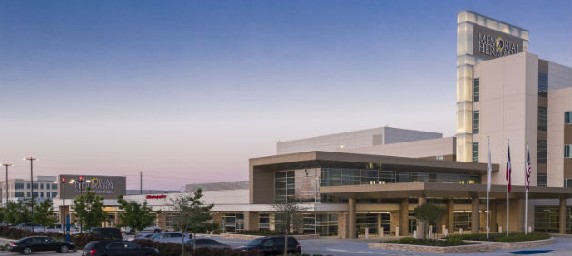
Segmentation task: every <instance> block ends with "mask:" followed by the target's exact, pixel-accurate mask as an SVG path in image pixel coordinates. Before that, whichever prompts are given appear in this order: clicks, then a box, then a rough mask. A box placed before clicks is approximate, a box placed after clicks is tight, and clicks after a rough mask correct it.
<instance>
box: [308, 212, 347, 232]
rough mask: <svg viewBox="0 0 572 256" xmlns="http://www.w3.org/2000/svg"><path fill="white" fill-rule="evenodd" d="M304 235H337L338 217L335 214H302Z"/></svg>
mask: <svg viewBox="0 0 572 256" xmlns="http://www.w3.org/2000/svg"><path fill="white" fill-rule="evenodd" d="M303 219H304V225H303V227H302V229H303V232H304V233H305V234H318V235H320V236H337V235H338V215H337V214H336V213H319V214H304V215H303Z"/></svg>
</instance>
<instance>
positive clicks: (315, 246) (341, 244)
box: [0, 235, 572, 256]
mask: <svg viewBox="0 0 572 256" xmlns="http://www.w3.org/2000/svg"><path fill="white" fill-rule="evenodd" d="M206 237H210V238H213V239H215V240H218V241H220V242H223V243H226V244H229V245H231V246H232V247H238V246H240V245H244V244H246V243H248V242H249V241H248V240H238V239H225V238H221V237H219V236H216V235H215V236H206ZM0 242H1V243H2V244H4V243H7V241H6V240H3V239H0ZM368 242H375V241H373V240H371V241H366V240H345V239H329V238H325V239H310V240H300V243H301V244H302V252H303V253H307V254H310V255H312V254H322V255H331V256H351V255H387V256H393V255H395V256H397V255H427V256H433V255H435V256H436V255H442V254H431V253H417V252H405V251H390V250H380V249H370V248H368ZM536 250H550V252H548V253H542V254H536V255H543V256H564V255H566V256H568V255H570V251H572V236H559V237H556V238H555V243H553V244H550V245H547V246H543V247H536V248H530V249H528V251H529V252H528V253H529V254H533V255H534V251H536ZM521 251H525V250H521ZM517 253H518V251H506V250H499V251H495V252H487V253H465V254H462V255H463V256H472V255H484V256H500V255H516V254H517ZM0 255H19V254H16V253H11V252H0ZM33 255H46V256H51V255H54V256H55V255H59V256H62V255H64V254H61V253H55V252H46V253H34V254H33ZM65 255H70V256H72V255H81V251H76V252H70V253H67V254H65ZM451 255H453V254H451Z"/></svg>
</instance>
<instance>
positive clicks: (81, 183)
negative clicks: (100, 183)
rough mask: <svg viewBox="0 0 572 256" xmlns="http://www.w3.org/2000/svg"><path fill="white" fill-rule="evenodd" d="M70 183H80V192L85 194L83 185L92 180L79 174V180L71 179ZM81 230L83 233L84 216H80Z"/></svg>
mask: <svg viewBox="0 0 572 256" xmlns="http://www.w3.org/2000/svg"><path fill="white" fill-rule="evenodd" d="M70 183H72V184H73V183H78V185H79V194H80V195H83V186H84V185H85V183H91V180H85V179H84V178H83V176H79V178H78V179H77V180H74V179H72V180H70ZM79 232H80V233H83V218H82V217H81V216H79Z"/></svg>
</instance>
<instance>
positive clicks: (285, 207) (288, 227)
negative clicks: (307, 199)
mask: <svg viewBox="0 0 572 256" xmlns="http://www.w3.org/2000/svg"><path fill="white" fill-rule="evenodd" d="M273 207H274V209H275V210H276V216H275V219H276V222H277V223H280V224H281V225H277V228H278V230H279V231H282V232H283V233H284V255H288V233H293V232H296V231H300V230H302V228H303V225H304V218H303V216H302V213H303V212H304V211H305V210H306V209H307V208H308V207H306V206H304V205H302V204H301V203H299V202H284V203H275V204H274V205H273Z"/></svg>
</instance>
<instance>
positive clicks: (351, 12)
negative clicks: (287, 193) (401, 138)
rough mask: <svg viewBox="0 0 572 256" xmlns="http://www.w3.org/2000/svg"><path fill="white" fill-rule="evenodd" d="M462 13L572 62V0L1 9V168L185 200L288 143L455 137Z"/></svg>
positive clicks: (190, 0)
mask: <svg viewBox="0 0 572 256" xmlns="http://www.w3.org/2000/svg"><path fill="white" fill-rule="evenodd" d="M461 10H472V11H476V12H479V13H481V14H484V15H487V16H490V17H493V18H495V19H498V20H502V21H506V22H508V23H511V24H514V25H517V26H519V27H522V28H525V29H527V30H529V40H530V44H529V51H530V52H532V53H535V54H537V55H539V57H540V58H542V59H546V60H549V61H553V62H557V63H560V64H563V65H566V66H572V15H570V13H572V0H551V1H542V0H534V1H532V0H531V1H524V0H523V1H516V0H513V1H506V0H495V1H488V0H486V1H449V0H439V1H437V0H433V1H425V0H416V1H413V0H405V1H389V0H376V1H366V0H358V1H355V0H347V1H337V0H328V1H324V0H313V1H304V0H301V1H296V0H291V1H279V0H257V1H255V0H250V1H249V0H243V1H237V0H228V1H219V0H209V1H206V0H205V1H198V0H185V1H172V0H161V1H158V0H157V1H146V0H133V1H128V0H121V1H112V0H106V1H76V0H58V1H41V0H37V1H27V0H0V95H1V97H0V162H3V163H5V162H10V163H13V164H14V166H13V167H10V169H9V172H10V173H9V175H10V176H11V177H16V178H27V179H29V177H30V165H29V162H26V161H24V160H23V158H24V157H27V156H29V155H34V156H35V157H37V158H38V159H40V161H38V162H36V163H35V164H34V176H36V175H42V176H43V175H58V174H63V173H67V174H84V175H122V176H126V177H127V186H128V188H130V189H138V188H139V173H140V172H143V184H144V187H143V188H144V189H164V190H167V189H168V190H180V188H181V187H182V186H183V185H184V184H189V183H200V182H213V181H238V180H248V160H249V159H250V158H254V157H261V156H268V155H272V154H275V152H276V148H275V147H276V142H277V141H287V140H292V139H299V138H306V137H312V136H318V135H324V134H331V133H337V132H347V131H354V130H360V129H369V128H375V127H381V126H385V125H388V126H392V127H397V128H406V129H416V130H423V131H435V132H442V133H443V134H444V135H445V136H453V135H454V133H455V112H456V107H455V101H456V100H455V96H456V91H455V88H456V15H457V13H458V12H459V11H461ZM2 176H3V175H2ZM0 180H3V177H2V178H0Z"/></svg>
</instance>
